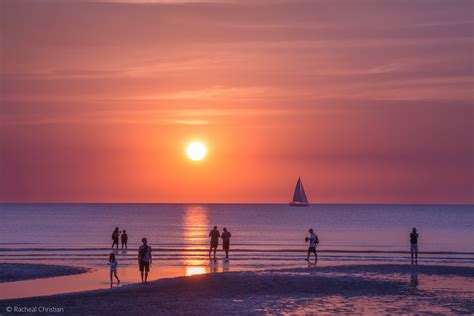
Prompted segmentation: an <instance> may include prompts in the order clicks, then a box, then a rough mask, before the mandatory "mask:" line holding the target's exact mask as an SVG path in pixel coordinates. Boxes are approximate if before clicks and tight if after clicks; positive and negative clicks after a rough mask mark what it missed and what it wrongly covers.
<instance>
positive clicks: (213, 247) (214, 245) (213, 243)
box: [209, 226, 221, 259]
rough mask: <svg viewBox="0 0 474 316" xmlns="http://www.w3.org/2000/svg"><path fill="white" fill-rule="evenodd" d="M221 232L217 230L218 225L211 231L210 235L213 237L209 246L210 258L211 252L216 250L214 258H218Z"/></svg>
mask: <svg viewBox="0 0 474 316" xmlns="http://www.w3.org/2000/svg"><path fill="white" fill-rule="evenodd" d="M220 236H221V234H220V233H219V231H218V230H217V226H214V229H213V230H211V231H210V232H209V237H211V246H210V247H209V258H210V257H211V252H212V250H214V259H216V251H217V247H218V246H219V237H220Z"/></svg>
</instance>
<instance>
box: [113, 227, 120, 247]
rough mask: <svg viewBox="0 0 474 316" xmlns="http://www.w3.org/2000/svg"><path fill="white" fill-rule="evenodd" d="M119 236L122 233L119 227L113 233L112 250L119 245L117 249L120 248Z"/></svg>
mask: <svg viewBox="0 0 474 316" xmlns="http://www.w3.org/2000/svg"><path fill="white" fill-rule="evenodd" d="M119 235H120V231H119V228H118V227H115V230H114V231H113V233H112V248H114V246H115V245H117V249H118V246H119Z"/></svg>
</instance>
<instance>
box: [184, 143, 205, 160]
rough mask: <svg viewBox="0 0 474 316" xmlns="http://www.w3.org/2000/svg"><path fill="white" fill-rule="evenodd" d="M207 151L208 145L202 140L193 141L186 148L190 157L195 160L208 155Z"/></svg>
mask: <svg viewBox="0 0 474 316" xmlns="http://www.w3.org/2000/svg"><path fill="white" fill-rule="evenodd" d="M206 153H207V149H206V146H205V145H204V144H203V143H201V142H192V143H191V144H189V146H188V148H187V149H186V154H187V155H188V157H189V159H191V160H194V161H198V160H203V159H204V157H206Z"/></svg>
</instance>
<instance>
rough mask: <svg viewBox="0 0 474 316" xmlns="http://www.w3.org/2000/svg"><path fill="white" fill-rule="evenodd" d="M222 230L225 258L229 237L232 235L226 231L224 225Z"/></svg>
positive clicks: (227, 256)
mask: <svg viewBox="0 0 474 316" xmlns="http://www.w3.org/2000/svg"><path fill="white" fill-rule="evenodd" d="M222 230H223V232H222V235H221V238H222V249H224V251H225V257H226V259H227V258H229V248H230V237H232V235H231V234H230V233H229V232H228V231H227V228H225V227H224V228H223V229H222Z"/></svg>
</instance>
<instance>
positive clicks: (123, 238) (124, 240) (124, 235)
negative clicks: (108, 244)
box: [120, 229, 128, 249]
mask: <svg viewBox="0 0 474 316" xmlns="http://www.w3.org/2000/svg"><path fill="white" fill-rule="evenodd" d="M120 239H121V240H120V241H121V242H122V249H123V248H124V247H125V249H127V248H128V247H127V243H128V235H127V231H126V230H125V229H124V230H123V233H122V235H121V236H120Z"/></svg>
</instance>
